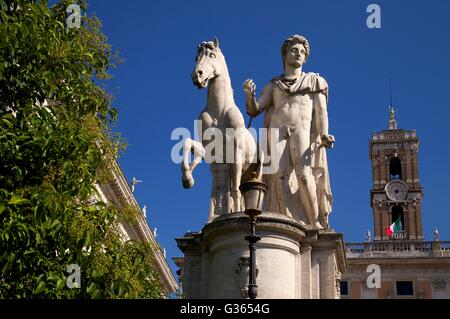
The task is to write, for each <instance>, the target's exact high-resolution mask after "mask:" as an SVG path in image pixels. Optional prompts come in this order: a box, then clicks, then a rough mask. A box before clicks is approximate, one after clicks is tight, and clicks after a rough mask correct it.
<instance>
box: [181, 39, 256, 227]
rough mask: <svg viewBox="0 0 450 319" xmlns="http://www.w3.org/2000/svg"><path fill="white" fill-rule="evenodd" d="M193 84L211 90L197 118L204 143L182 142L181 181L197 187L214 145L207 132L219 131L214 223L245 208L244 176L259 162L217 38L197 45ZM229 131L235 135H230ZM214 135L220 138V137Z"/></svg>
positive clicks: (212, 210)
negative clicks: (199, 172) (216, 218)
mask: <svg viewBox="0 0 450 319" xmlns="http://www.w3.org/2000/svg"><path fill="white" fill-rule="evenodd" d="M192 81H193V83H194V85H195V86H197V87H198V88H199V89H203V88H206V87H208V94H207V101H206V106H205V108H204V109H203V111H202V112H201V113H200V115H199V117H198V120H199V122H198V123H199V124H201V125H199V127H198V129H199V136H200V137H201V142H199V141H195V140H192V139H190V138H186V139H185V140H184V142H183V161H182V181H183V186H184V187H185V188H191V187H192V186H193V185H194V178H193V176H192V173H193V170H194V169H195V167H196V166H197V165H198V164H199V163H200V162H201V160H202V159H203V158H204V157H205V149H208V144H210V143H213V142H212V141H209V140H205V138H204V133H205V132H206V131H207V130H209V131H211V130H212V131H214V130H216V132H217V130H219V131H220V132H219V133H221V134H219V135H221V136H222V137H223V139H222V141H223V142H222V144H221V145H222V149H215V150H214V151H215V152H216V153H217V152H219V153H220V152H221V153H222V154H221V155H222V158H223V161H212V162H211V172H212V175H213V181H212V191H211V205H210V212H209V220H210V221H211V220H212V219H213V218H214V216H217V215H221V214H225V213H231V212H239V211H243V210H244V209H245V207H244V203H243V200H242V198H241V194H240V191H239V185H240V183H241V177H243V176H245V175H246V172H248V170H249V169H252V168H251V167H254V163H256V162H257V146H256V142H255V139H254V138H253V136H252V134H251V133H250V131H249V130H248V129H247V128H246V127H245V123H244V117H243V116H242V113H241V112H240V110H239V108H238V107H237V106H236V104H235V102H234V97H233V89H232V87H231V80H230V76H229V73H228V68H227V64H226V62H225V57H224V55H223V54H222V52H221V50H220V48H219V41H218V40H217V38H214V40H213V41H208V42H202V43H201V44H199V45H198V48H197V56H196V65H195V68H194V71H193V72H192ZM230 129H232V130H230ZM230 131H231V132H233V134H230ZM213 135H215V137H216V138H217V134H213ZM214 142H216V141H215V140H214ZM216 143H217V142H216ZM226 144H227V145H226ZM190 152H192V153H193V155H194V158H193V160H192V162H191V163H189V158H190V156H189V155H190ZM227 153H228V154H227ZM230 153H232V154H230ZM215 155H217V154H215ZM230 155H233V156H230ZM230 158H231V159H230ZM252 165H253V166H252Z"/></svg>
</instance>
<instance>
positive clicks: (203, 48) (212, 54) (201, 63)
mask: <svg viewBox="0 0 450 319" xmlns="http://www.w3.org/2000/svg"><path fill="white" fill-rule="evenodd" d="M195 61H196V64H195V68H194V71H193V72H192V82H193V83H194V85H195V86H197V87H198V88H199V89H203V88H205V87H207V86H208V82H209V81H210V80H212V79H213V78H215V77H217V76H219V75H221V74H222V73H223V72H224V71H225V70H224V64H225V58H224V56H223V54H222V52H221V51H220V48H219V40H217V38H214V40H213V41H208V42H202V43H200V44H199V45H198V47H197V56H196V57H195Z"/></svg>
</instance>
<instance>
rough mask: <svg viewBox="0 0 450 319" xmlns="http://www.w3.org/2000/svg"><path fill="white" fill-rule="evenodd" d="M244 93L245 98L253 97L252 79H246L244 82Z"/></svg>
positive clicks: (254, 85)
mask: <svg viewBox="0 0 450 319" xmlns="http://www.w3.org/2000/svg"><path fill="white" fill-rule="evenodd" d="M244 92H245V94H246V95H247V97H254V96H255V95H256V84H255V82H253V80H252V79H247V80H245V82H244Z"/></svg>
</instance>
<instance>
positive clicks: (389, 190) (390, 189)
mask: <svg viewBox="0 0 450 319" xmlns="http://www.w3.org/2000/svg"><path fill="white" fill-rule="evenodd" d="M384 189H385V191H386V195H387V196H388V197H389V199H390V200H393V201H399V200H405V199H406V195H408V185H407V184H406V183H405V182H404V181H401V180H394V181H390V182H389V183H387V184H386V187H385V188H384Z"/></svg>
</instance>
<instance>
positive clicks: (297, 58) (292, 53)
mask: <svg viewBox="0 0 450 319" xmlns="http://www.w3.org/2000/svg"><path fill="white" fill-rule="evenodd" d="M310 52H311V50H310V48H309V42H308V40H307V39H306V38H305V37H304V36H301V35H298V34H294V35H291V36H290V37H289V38H287V39H286V40H285V41H284V42H283V46H282V47H281V57H282V59H283V66H285V65H286V63H294V64H296V65H297V64H299V66H298V67H300V66H302V65H303V64H304V63H305V62H306V60H307V59H308V57H309V54H310Z"/></svg>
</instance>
